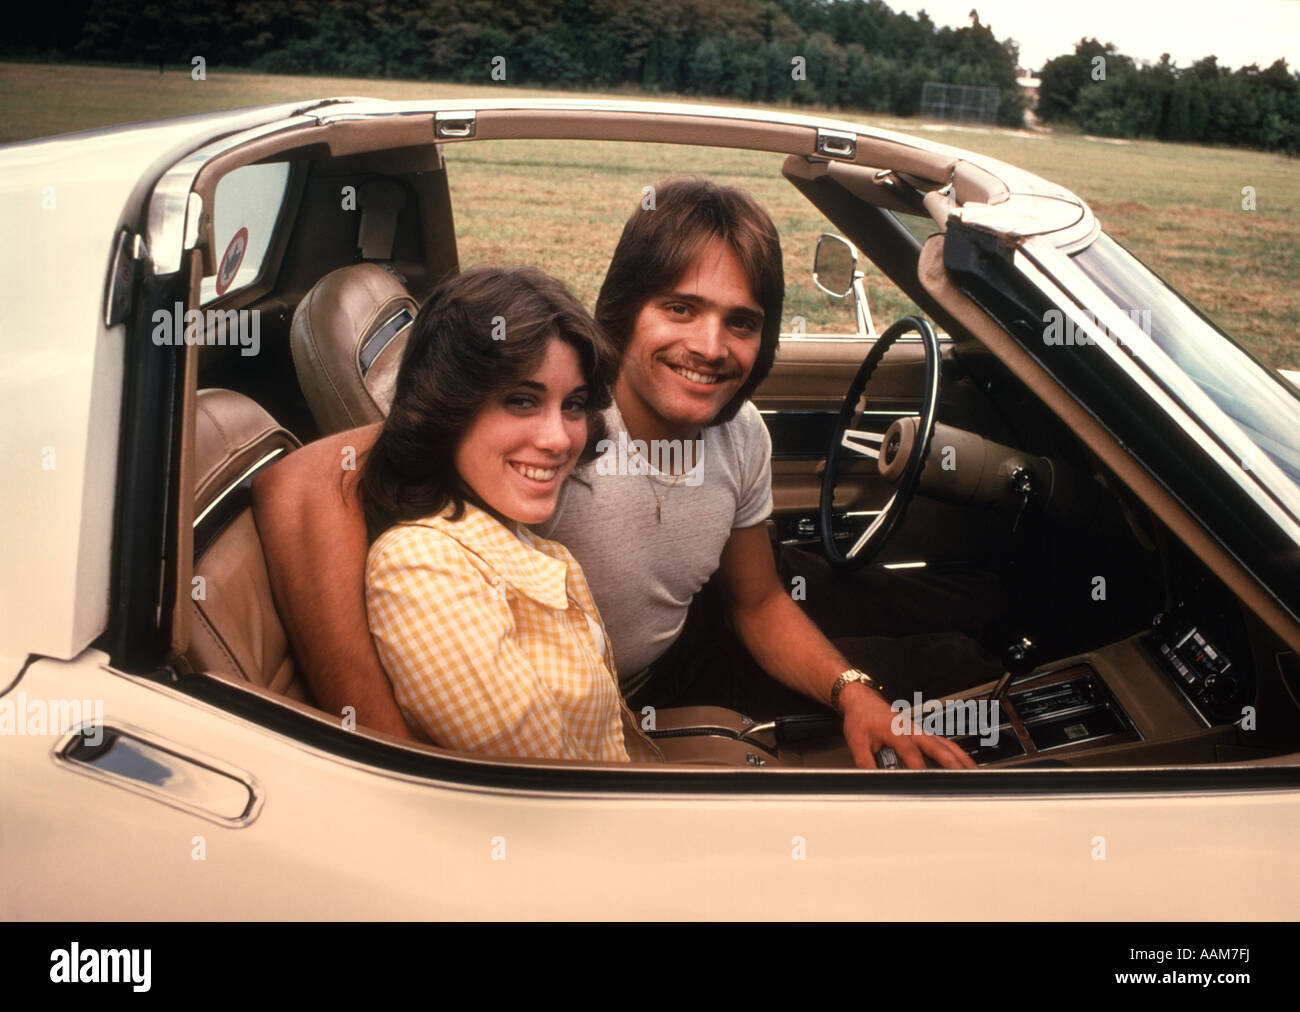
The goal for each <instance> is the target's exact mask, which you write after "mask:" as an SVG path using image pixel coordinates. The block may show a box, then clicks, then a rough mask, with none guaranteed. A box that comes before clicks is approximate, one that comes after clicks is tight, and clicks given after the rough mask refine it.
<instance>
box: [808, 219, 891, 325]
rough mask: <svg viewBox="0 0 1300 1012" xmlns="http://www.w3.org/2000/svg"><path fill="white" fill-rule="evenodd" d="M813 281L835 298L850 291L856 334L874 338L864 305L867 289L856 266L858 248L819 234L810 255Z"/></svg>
mask: <svg viewBox="0 0 1300 1012" xmlns="http://www.w3.org/2000/svg"><path fill="white" fill-rule="evenodd" d="M813 284H815V285H816V286H817V287H818V288H820V289H821V290H822V291H823V292H825V293H826V294H827V295H830V296H833V297H834V298H837V299H843V298H845V297H846V296H849V295H852V296H853V316H854V319H855V320H856V321H857V328H858V335H857V336H858V337H859V338H860V339H862V340H868V341H874V340H875V339H876V327H875V324H874V323H873V322H872V320H871V310H870V309H869V308H868V306H867V290H866V287H865V286H864V285H863V283H862V272H861V271H860V270H858V249H857V247H856V246H854V245H853V243H851V242H849V241H848V240H847V239H844V238H841V237H840V236H838V235H831V233H829V232H823V233H822V234H821V237H820V238H819V239H818V240H817V251H816V253H815V254H814V255H813Z"/></svg>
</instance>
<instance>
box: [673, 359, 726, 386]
mask: <svg viewBox="0 0 1300 1012" xmlns="http://www.w3.org/2000/svg"><path fill="white" fill-rule="evenodd" d="M664 364H665V365H666V366H668V368H669V369H671V370H672V371H673V372H675V373H677V375H678V376H682V377H684V378H686V379H688V380H690V381H691V382H692V383H699V384H701V385H702V386H716V385H717V384H719V383H723V382H726V381H728V380H732V379H735V375H734V373H729V372H714V371H712V370H701V369H696V368H694V367H692V366H689V365H684V364H682V363H679V362H665V363H664Z"/></svg>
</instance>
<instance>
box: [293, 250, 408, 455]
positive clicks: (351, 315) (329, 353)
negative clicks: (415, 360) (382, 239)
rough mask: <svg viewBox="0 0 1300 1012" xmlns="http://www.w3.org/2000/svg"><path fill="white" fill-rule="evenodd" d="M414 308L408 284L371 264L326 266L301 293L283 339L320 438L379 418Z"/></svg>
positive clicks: (389, 400) (390, 397)
mask: <svg viewBox="0 0 1300 1012" xmlns="http://www.w3.org/2000/svg"><path fill="white" fill-rule="evenodd" d="M418 310H419V305H418V304H417V303H416V301H415V299H414V298H412V297H411V294H410V293H409V292H408V291H407V290H406V286H405V285H403V284H402V282H400V281H399V280H398V279H397V278H396V277H394V276H393V275H392V274H390V273H389V272H388V271H386V270H384V268H382V267H380V266H379V265H378V264H373V263H362V264H353V265H351V266H349V267H340V268H339V269H338V270H335V271H331V272H330V273H329V274H326V275H325V276H324V277H323V278H321V279H320V280H319V281H317V282H316V284H314V285H313V286H312V287H311V289H310V290H308V292H307V294H306V295H305V296H303V299H302V302H300V303H299V304H298V308H297V310H295V311H294V314H293V325H292V327H291V328H290V331H289V343H290V348H291V349H292V351H293V366H294V369H295V370H296V372H297V374H298V385H299V386H300V387H301V388H302V392H303V396H305V397H306V398H307V404H308V406H309V407H310V408H311V413H312V417H313V418H314V419H315V420H316V425H317V426H318V427H319V428H320V431H321V435H328V434H330V433H332V432H340V431H342V430H344V429H350V428H354V427H355V426H358V425H367V424H369V423H370V422H380V421H383V420H384V418H385V417H386V416H387V414H388V408H389V406H390V405H391V404H392V403H393V386H394V384H395V383H396V381H397V370H398V367H399V366H400V365H401V362H402V353H403V351H404V350H405V348H406V338H407V336H408V334H409V333H410V325H411V322H412V321H413V320H414V319H415V314H416V312H417V311H418Z"/></svg>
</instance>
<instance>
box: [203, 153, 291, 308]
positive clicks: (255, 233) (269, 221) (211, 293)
mask: <svg viewBox="0 0 1300 1012" xmlns="http://www.w3.org/2000/svg"><path fill="white" fill-rule="evenodd" d="M288 186H289V163H288V162H273V163H271V164H268V165H245V166H243V167H241V168H238V169H235V170H234V171H233V172H228V173H227V174H226V175H224V176H222V177H221V179H219V180H218V181H217V191H216V194H215V196H214V197H213V207H212V238H213V246H214V248H215V250H216V254H217V273H216V274H214V275H210V276H209V277H205V278H204V279H203V281H202V283H201V287H200V296H201V299H202V301H203V303H204V304H205V305H206V304H207V303H209V302H211V301H213V300H214V299H219V298H221V297H222V296H223V295H228V294H230V293H231V292H235V291H238V290H239V289H241V288H245V287H247V286H248V285H251V284H252V283H253V282H254V281H256V280H257V279H258V278H259V277H261V274H262V267H263V264H264V263H265V260H266V251H267V250H268V249H269V248H270V246H271V236H272V234H273V233H274V231H275V224H276V221H277V220H278V219H279V217H280V208H281V207H282V206H283V205H284V197H285V192H286V190H287V189H288Z"/></svg>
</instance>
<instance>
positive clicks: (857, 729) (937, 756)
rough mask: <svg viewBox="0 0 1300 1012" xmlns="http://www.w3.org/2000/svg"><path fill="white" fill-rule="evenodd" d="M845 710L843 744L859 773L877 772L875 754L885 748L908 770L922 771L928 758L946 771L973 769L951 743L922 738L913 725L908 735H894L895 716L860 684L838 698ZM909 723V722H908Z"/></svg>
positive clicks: (877, 695)
mask: <svg viewBox="0 0 1300 1012" xmlns="http://www.w3.org/2000/svg"><path fill="white" fill-rule="evenodd" d="M840 706H841V707H842V708H843V710H844V740H845V741H847V742H848V743H849V750H850V751H851V752H852V753H853V761H854V762H855V763H856V764H857V765H858V766H859V767H860V768H862V769H875V768H876V753H877V752H879V751H880V750H881V749H882V748H884V747H885V746H886V745H888V746H890V747H891V748H893V750H894V751H895V752H897V753H898V758H899V761H900V762H902V764H903V765H904V766H906V767H907V768H908V769H911V770H919V769H924V768H925V759H924V756H929V757H930V758H931V759H933V760H934V761H935V762H937V763H938V764H939V765H940V766H942V767H944V768H945V769H950V770H959V769H974V768H975V760H974V759H972V758H971V757H970V756H968V755H967V754H966V753H965V752H963V751H962V750H961V749H960V748H958V747H957V746H956V745H954V744H953V743H952V742H950V741H949V740H948V739H947V738H941V737H939V736H938V735H934V734H925V733H923V732H922V731H921V729H920V728H919V727H915V726H914V725H913V726H912V727H911V728H910V729H909V728H907V727H906V726H905V728H904V730H910V733H907V734H895V733H894V726H893V725H894V720H895V718H896V717H897V716H898V714H897V713H896V712H895V711H894V710H893V709H892V708H891V707H890V705H889V704H888V703H887V702H885V700H884V698H883V697H882V696H881V695H880V693H878V692H873V691H872V690H871V689H868V688H867V687H866V686H865V685H863V684H861V683H860V682H852V683H850V684H848V685H846V686H845V687H844V691H843V692H842V693H841V694H840ZM909 723H910V722H909Z"/></svg>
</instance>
